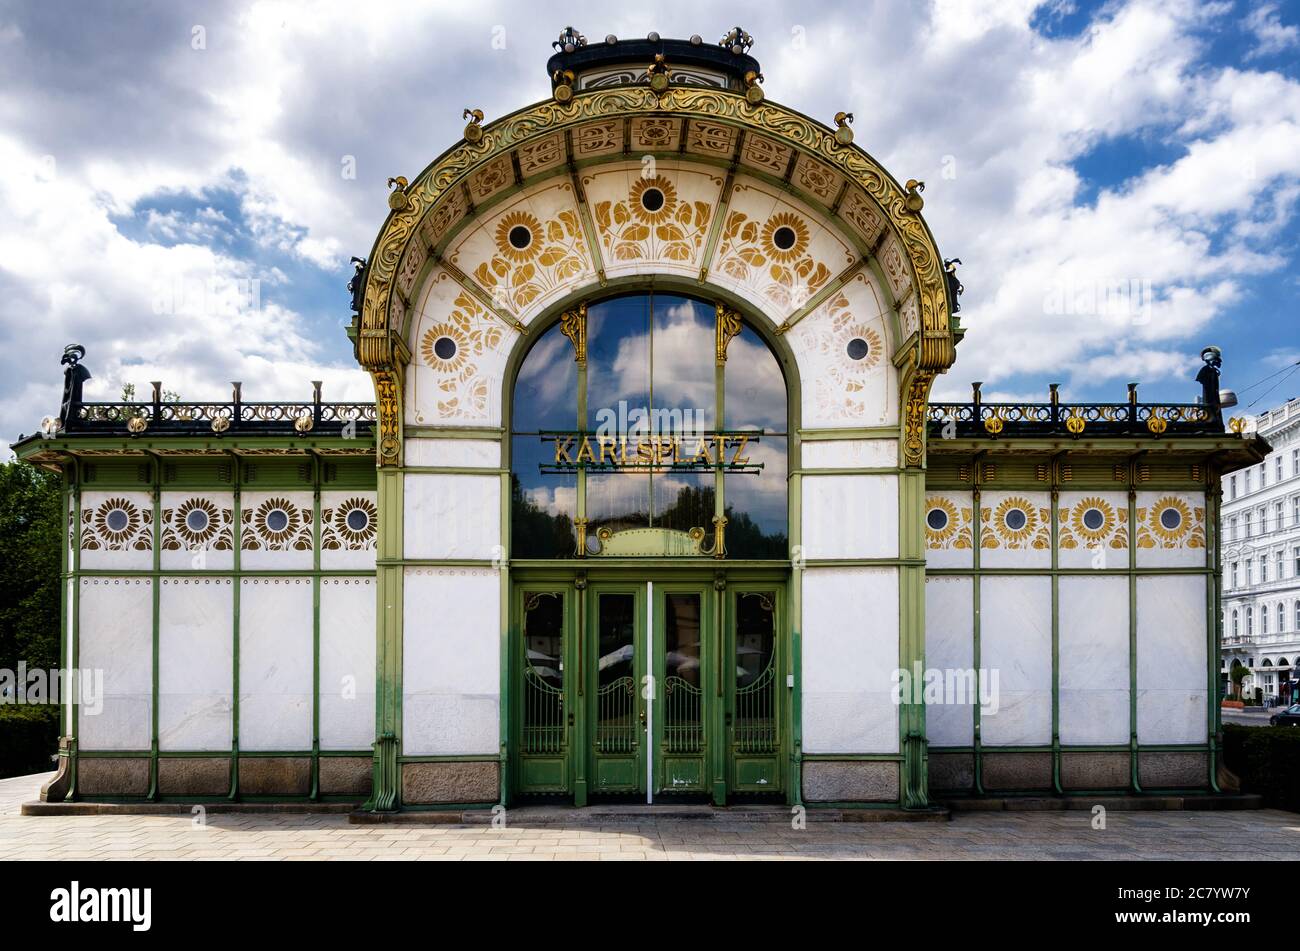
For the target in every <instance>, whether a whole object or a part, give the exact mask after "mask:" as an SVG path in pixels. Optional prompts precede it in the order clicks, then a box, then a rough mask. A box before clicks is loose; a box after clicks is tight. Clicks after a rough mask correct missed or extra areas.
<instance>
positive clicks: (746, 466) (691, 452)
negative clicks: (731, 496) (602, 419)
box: [538, 431, 763, 474]
mask: <svg viewBox="0 0 1300 951" xmlns="http://www.w3.org/2000/svg"><path fill="white" fill-rule="evenodd" d="M541 439H542V441H543V442H552V443H554V446H555V456H554V459H553V461H552V462H550V463H540V464H539V466H538V468H539V469H541V471H542V472H543V473H551V474H558V473H572V472H577V471H578V470H580V469H583V470H586V471H589V472H590V471H601V472H637V471H642V470H652V471H655V472H713V471H714V470H717V469H721V470H723V471H725V472H747V473H758V472H761V471H762V470H763V464H762V463H761V462H753V461H752V460H751V457H750V456H748V455H746V454H745V450H746V448H747V447H749V446H751V444H753V443H757V442H758V441H759V437H758V436H757V435H756V434H754V433H752V432H708V433H695V434H689V435H685V434H675V433H674V434H667V435H658V436H638V435H617V436H615V435H608V436H607V435H600V434H598V433H586V432H581V431H573V432H555V431H550V432H544V433H542V434H541Z"/></svg>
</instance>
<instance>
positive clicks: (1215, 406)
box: [1196, 347, 1223, 429]
mask: <svg viewBox="0 0 1300 951" xmlns="http://www.w3.org/2000/svg"><path fill="white" fill-rule="evenodd" d="M1201 359H1202V360H1204V361H1205V366H1203V367H1201V370H1200V372H1199V373H1197V374H1196V382H1197V383H1199V384H1201V405H1202V406H1204V407H1205V408H1206V410H1208V411H1209V413H1210V422H1211V423H1212V424H1213V425H1214V427H1215V428H1216V429H1222V428H1223V406H1222V404H1221V403H1220V402H1219V368H1220V367H1222V366H1223V355H1222V353H1221V352H1220V351H1219V348H1218V347H1206V348H1205V349H1204V350H1202V351H1201Z"/></svg>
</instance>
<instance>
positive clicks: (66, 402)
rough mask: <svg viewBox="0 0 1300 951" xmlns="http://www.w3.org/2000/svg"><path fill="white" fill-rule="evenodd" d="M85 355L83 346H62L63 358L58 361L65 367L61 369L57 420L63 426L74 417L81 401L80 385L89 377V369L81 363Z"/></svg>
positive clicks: (71, 344)
mask: <svg viewBox="0 0 1300 951" xmlns="http://www.w3.org/2000/svg"><path fill="white" fill-rule="evenodd" d="M85 355H86V348H85V347H83V346H82V345H81V344H79V343H70V344H68V345H67V346H66V347H64V348H63V359H62V360H60V361H59V362H60V363H61V364H63V365H65V366H66V367H67V369H66V370H64V371H63V405H62V406H61V407H60V409H59V421H60V422H61V423H63V425H64V426H67V424H68V421H69V420H71V419H73V418H74V417H75V415H76V412H77V407H78V406H79V405H80V403H81V386H82V384H83V383H85V382H86V381H87V380H89V379H90V371H89V370H87V369H86V368H85V367H84V366H82V365H81V360H82V358H83V357H84V356H85Z"/></svg>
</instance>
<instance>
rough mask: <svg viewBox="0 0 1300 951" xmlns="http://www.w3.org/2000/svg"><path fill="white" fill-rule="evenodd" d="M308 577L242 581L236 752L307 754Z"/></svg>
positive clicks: (309, 711)
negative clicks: (305, 752) (237, 748)
mask: <svg viewBox="0 0 1300 951" xmlns="http://www.w3.org/2000/svg"><path fill="white" fill-rule="evenodd" d="M312 646H313V645H312V579H311V578H244V579H242V580H241V581H240V592H239V748H240V749H241V750H247V751H250V752H255V751H268V750H284V751H289V750H309V749H311V740H312V676H313V673H312V668H313V660H312V654H313V650H312Z"/></svg>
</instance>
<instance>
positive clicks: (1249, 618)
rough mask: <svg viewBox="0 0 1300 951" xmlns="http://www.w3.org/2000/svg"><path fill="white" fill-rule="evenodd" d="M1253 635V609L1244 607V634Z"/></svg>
mask: <svg viewBox="0 0 1300 951" xmlns="http://www.w3.org/2000/svg"><path fill="white" fill-rule="evenodd" d="M1254 635H1255V609H1254V608H1246V636H1247V637H1254Z"/></svg>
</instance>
